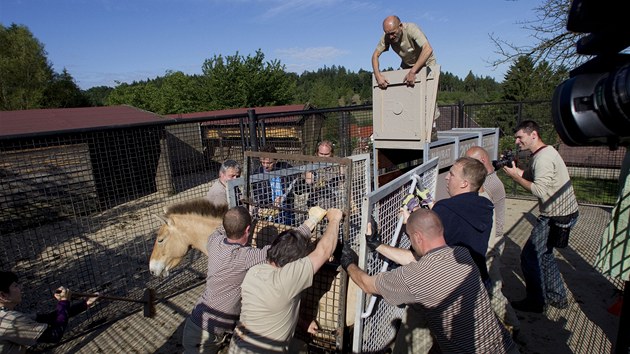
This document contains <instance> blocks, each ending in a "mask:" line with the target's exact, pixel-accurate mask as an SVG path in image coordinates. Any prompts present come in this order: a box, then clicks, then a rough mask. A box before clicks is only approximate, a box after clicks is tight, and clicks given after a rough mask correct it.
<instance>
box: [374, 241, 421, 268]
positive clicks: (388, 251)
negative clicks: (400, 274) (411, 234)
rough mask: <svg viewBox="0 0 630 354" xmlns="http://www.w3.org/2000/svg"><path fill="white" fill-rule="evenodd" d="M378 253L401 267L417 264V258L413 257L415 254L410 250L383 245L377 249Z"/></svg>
mask: <svg viewBox="0 0 630 354" xmlns="http://www.w3.org/2000/svg"><path fill="white" fill-rule="evenodd" d="M376 252H378V253H380V254H381V255H382V256H383V257H386V258H387V259H389V260H392V261H394V262H396V263H397V264H400V265H407V264H409V263H413V262H416V257H415V256H414V255H413V252H411V250H408V249H404V248H398V247H392V246H390V245H386V244H382V245H380V246H378V247H377V248H376Z"/></svg>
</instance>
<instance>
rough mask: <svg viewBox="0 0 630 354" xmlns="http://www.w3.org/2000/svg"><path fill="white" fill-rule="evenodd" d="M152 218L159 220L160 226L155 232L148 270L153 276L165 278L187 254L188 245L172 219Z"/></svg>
mask: <svg viewBox="0 0 630 354" xmlns="http://www.w3.org/2000/svg"><path fill="white" fill-rule="evenodd" d="M154 216H155V217H156V218H158V219H160V221H161V222H162V225H161V226H160V228H159V229H158V231H157V238H156V239H155V243H154V244H153V252H151V260H150V261H149V270H150V271H151V274H153V275H154V276H165V277H166V276H168V275H169V271H170V270H171V269H173V268H175V267H176V266H177V265H178V264H179V263H180V262H181V261H182V258H184V256H185V255H186V253H188V249H189V248H190V244H189V243H188V242H186V241H185V239H184V237H182V234H181V233H182V231H181V230H179V229H178V227H177V223H176V222H175V221H174V220H173V218H171V217H167V218H162V217H161V216H158V215H155V214H154Z"/></svg>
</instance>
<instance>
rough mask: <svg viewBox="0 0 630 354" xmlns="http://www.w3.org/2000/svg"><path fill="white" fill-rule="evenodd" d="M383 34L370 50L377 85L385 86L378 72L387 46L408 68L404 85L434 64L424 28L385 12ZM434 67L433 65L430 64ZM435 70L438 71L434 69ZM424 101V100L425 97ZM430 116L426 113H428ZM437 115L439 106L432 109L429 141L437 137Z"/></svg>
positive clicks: (411, 84) (382, 77) (385, 80)
mask: <svg viewBox="0 0 630 354" xmlns="http://www.w3.org/2000/svg"><path fill="white" fill-rule="evenodd" d="M383 32H384V33H383V36H382V37H381V40H380V41H379V43H378V45H377V46H376V49H375V50H374V53H373V54H372V69H373V71H374V78H375V79H376V82H377V84H378V87H380V88H381V89H386V88H387V85H389V84H390V83H389V81H388V80H387V79H386V78H385V76H383V74H381V70H380V68H379V67H380V64H379V60H378V59H379V57H380V56H381V54H382V53H383V52H386V51H388V50H389V48H390V47H391V48H392V50H393V51H394V52H396V54H398V56H399V57H400V59H401V62H400V67H401V68H402V69H409V72H408V73H407V75H405V78H404V79H403V82H404V83H405V84H406V85H407V86H414V85H415V82H416V74H417V73H418V72H419V71H420V69H422V68H423V67H425V66H427V67H428V66H432V65H436V63H437V62H436V59H435V55H434V54H433V48H432V47H431V44H429V40H428V39H427V37H426V36H425V35H424V32H422V30H421V29H420V28H419V27H418V26H417V25H416V24H413V23H402V22H401V21H400V18H398V16H388V17H386V18H385V20H383ZM434 70H436V68H434ZM436 74H439V73H436ZM425 99H426V97H425ZM425 104H426V101H425ZM429 116H430V115H429ZM439 116H440V110H439V109H437V106H436V109H435V111H434V113H433V128H432V131H431V141H436V140H437V138H438V137H437V126H436V120H437V119H438V117H439Z"/></svg>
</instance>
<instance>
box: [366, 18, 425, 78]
mask: <svg viewBox="0 0 630 354" xmlns="http://www.w3.org/2000/svg"><path fill="white" fill-rule="evenodd" d="M402 25H403V28H402V34H401V36H400V42H396V43H394V42H391V41H390V39H389V37H388V36H387V35H386V34H383V36H382V37H381V41H380V42H379V43H378V45H377V46H376V50H377V51H378V52H379V53H383V52H386V51H388V50H389V48H390V47H391V48H392V50H393V51H394V52H396V54H398V56H399V57H400V59H402V62H401V63H400V67H401V68H403V69H409V68H411V67H412V66H413V65H414V64H415V63H416V61H418V58H419V57H420V53H422V46H423V45H424V44H425V43H427V42H428V40H427V37H426V36H425V35H424V33H423V32H422V30H421V29H420V28H419V27H418V26H417V25H415V24H413V23H403V24H402ZM435 64H436V60H435V55H433V53H431V55H430V56H429V58H427V62H426V64H425V65H426V66H429V65H435Z"/></svg>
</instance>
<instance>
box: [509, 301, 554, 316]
mask: <svg viewBox="0 0 630 354" xmlns="http://www.w3.org/2000/svg"><path fill="white" fill-rule="evenodd" d="M510 305H512V307H513V308H514V309H515V310H518V311H522V312H533V313H543V310H544V307H545V306H544V305H543V304H538V303H535V302H533V301H530V300H528V299H527V298H525V299H523V300H520V301H512V302H511V303H510Z"/></svg>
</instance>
